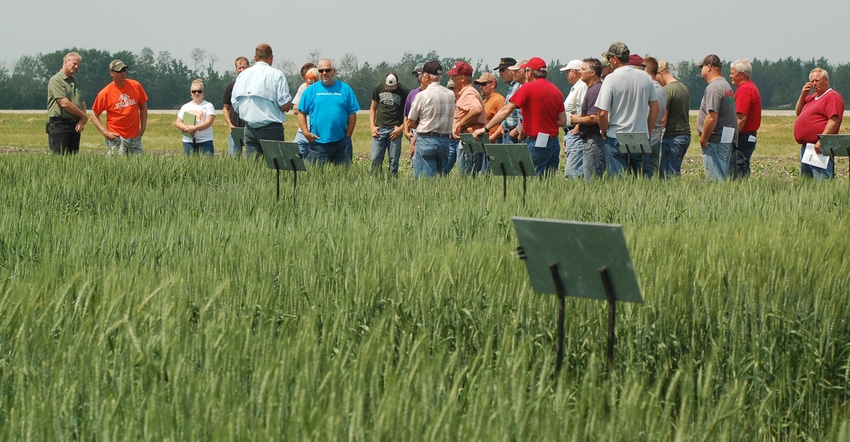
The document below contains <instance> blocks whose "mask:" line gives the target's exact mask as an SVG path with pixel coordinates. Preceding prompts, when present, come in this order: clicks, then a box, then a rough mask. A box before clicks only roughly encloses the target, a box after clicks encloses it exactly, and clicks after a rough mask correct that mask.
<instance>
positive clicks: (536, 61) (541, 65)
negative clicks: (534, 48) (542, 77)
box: [520, 57, 546, 71]
mask: <svg viewBox="0 0 850 442" xmlns="http://www.w3.org/2000/svg"><path fill="white" fill-rule="evenodd" d="M520 67H521V68H529V69H531V70H535V71H546V62H545V61H543V59H542V58H540V57H531V59H529V60H528V62H527V63H525V64H524V65H522V66H520Z"/></svg>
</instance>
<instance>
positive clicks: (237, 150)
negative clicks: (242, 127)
mask: <svg viewBox="0 0 850 442" xmlns="http://www.w3.org/2000/svg"><path fill="white" fill-rule="evenodd" d="M227 152H229V153H230V156H232V157H239V158H242V144H241V143H240V142H239V141H238V140H236V139H234V138H233V134H230V135H228V136H227Z"/></svg>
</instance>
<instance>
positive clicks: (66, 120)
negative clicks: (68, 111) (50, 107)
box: [50, 117, 80, 123]
mask: <svg viewBox="0 0 850 442" xmlns="http://www.w3.org/2000/svg"><path fill="white" fill-rule="evenodd" d="M50 121H61V122H63V123H76V122H77V121H80V119H79V118H71V119H68V118H62V117H50Z"/></svg>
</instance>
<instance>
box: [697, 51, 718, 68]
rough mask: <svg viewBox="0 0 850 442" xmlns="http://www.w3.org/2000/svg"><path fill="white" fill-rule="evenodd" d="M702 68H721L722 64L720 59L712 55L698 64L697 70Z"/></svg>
mask: <svg viewBox="0 0 850 442" xmlns="http://www.w3.org/2000/svg"><path fill="white" fill-rule="evenodd" d="M703 66H714V67H716V68H719V67H723V63H721V62H720V57H718V56H717V55H714V54H708V55H706V56H705V58H704V59H703V60H702V63H700V65H699V68H700V69H702V67H703Z"/></svg>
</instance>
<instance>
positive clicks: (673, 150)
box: [661, 134, 691, 178]
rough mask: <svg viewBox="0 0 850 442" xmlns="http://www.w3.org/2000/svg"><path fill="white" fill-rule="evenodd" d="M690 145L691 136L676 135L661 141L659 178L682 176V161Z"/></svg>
mask: <svg viewBox="0 0 850 442" xmlns="http://www.w3.org/2000/svg"><path fill="white" fill-rule="evenodd" d="M690 145H691V135H690V134H688V135H676V136H675V137H670V138H664V139H662V140H661V178H669V177H672V176H679V175H681V174H682V161H684V160H685V154H686V153H688V147H690Z"/></svg>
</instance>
